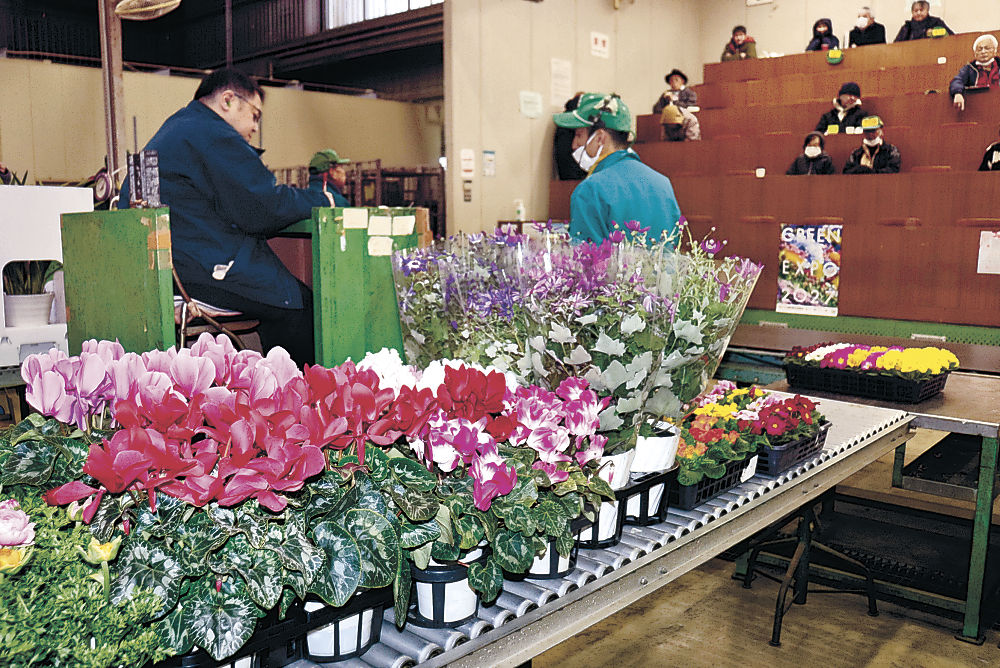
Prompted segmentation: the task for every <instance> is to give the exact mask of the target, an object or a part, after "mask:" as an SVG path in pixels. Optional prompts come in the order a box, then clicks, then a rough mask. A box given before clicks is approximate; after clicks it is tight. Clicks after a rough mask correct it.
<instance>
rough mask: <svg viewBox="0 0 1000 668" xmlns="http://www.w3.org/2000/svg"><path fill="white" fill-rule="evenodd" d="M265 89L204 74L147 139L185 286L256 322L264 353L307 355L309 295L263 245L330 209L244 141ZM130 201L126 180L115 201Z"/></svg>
mask: <svg viewBox="0 0 1000 668" xmlns="http://www.w3.org/2000/svg"><path fill="white" fill-rule="evenodd" d="M263 101H264V91H263V90H262V89H261V87H260V86H259V85H258V84H257V83H256V82H255V81H254V80H253V79H251V78H249V77H248V76H246V75H245V74H243V73H242V72H239V71H238V70H234V69H228V68H227V69H221V70H217V71H216V72H213V73H212V74H210V75H208V76H207V77H205V79H204V80H203V81H202V82H201V85H200V86H198V90H197V91H196V92H195V94H194V100H192V101H191V102H190V103H189V104H188V105H187V106H186V107H184V108H183V109H181V110H180V111H177V112H176V113H175V114H173V115H172V116H171V117H170V118H168V119H167V120H166V121H165V122H164V123H163V125H162V126H161V127H160V129H159V130H158V131H157V133H156V134H155V135H154V136H153V138H152V139H150V140H149V143H148V144H146V149H154V150H156V151H157V153H158V154H159V170H160V199H161V200H162V201H163V202H164V204H166V205H167V206H169V207H170V236H171V244H172V247H173V262H174V267H175V268H176V269H177V275H178V276H179V277H180V279H181V281H182V282H183V283H184V287H185V288H186V289H187V291H188V293H189V294H190V295H191V296H192V297H195V298H197V299H200V300H202V301H205V302H207V303H209V304H212V305H213V306H217V307H221V308H227V309H233V310H237V311H241V312H242V313H243V314H244V315H246V316H249V317H251V318H256V319H258V320H260V329H259V334H260V339H261V344H262V346H263V348H264V350H265V352H266V351H267V350H269V349H270V348H272V347H274V346H282V347H283V348H285V349H286V350H287V351H288V352H289V354H290V355H291V356H292V359H294V360H295V361H296V362H298V363H299V364H305V363H310V362H312V361H313V356H314V349H313V314H312V292H311V291H310V290H309V288H308V287H306V286H305V285H303V284H302V283H301V282H300V281H299V280H297V279H296V278H295V277H294V276H293V275H292V274H291V273H290V272H289V271H288V269H287V268H286V267H285V265H284V264H282V262H281V260H280V259H278V256H277V255H275V254H274V252H273V251H272V250H271V248H270V247H269V246H268V245H267V238H268V236H271V235H273V234H274V233H276V232H277V231H278V230H281V229H282V228H284V227H286V226H288V225H289V224H291V223H293V222H296V221H298V220H302V219H303V218H308V217H309V216H310V215H311V213H312V209H313V207H320V206H332V201H331V200H330V199H329V198H327V196H326V195H325V194H324V193H322V192H313V191H309V190H300V189H297V188H291V187H288V186H282V185H276V183H275V178H274V175H273V174H271V172H270V171H269V170H268V169H267V167H266V166H265V165H264V163H263V162H262V161H261V159H260V153H261V152H262V151H261V150H260V149H257V148H255V147H254V146H252V145H251V144H250V140H251V139H252V138H253V135H254V134H255V133H256V132H257V131H258V130H259V128H260V119H261V114H262V111H261V106H262V104H263ZM128 201H129V192H128V182H127V180H126V182H125V184H123V186H122V193H121V202H122V203H123V204H122V205H123V206H127V204H128Z"/></svg>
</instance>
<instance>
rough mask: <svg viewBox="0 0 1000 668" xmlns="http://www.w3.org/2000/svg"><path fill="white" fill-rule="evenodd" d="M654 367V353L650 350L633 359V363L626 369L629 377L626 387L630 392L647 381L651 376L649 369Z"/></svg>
mask: <svg viewBox="0 0 1000 668" xmlns="http://www.w3.org/2000/svg"><path fill="white" fill-rule="evenodd" d="M652 365H653V353H652V352H650V351H649V350H647V351H646V352H644V353H642V354H641V355H636V356H635V357H634V358H632V361H631V362H629V364H628V366H626V367H625V373H626V374H627V375H628V376H629V379H628V381H626V383H625V387H626V388H628V389H630V390H634V389H635V388H637V387H639V385H640V384H641V383H642V381H644V380H645V379H646V376H647V375H649V368H650V367H651V366H652Z"/></svg>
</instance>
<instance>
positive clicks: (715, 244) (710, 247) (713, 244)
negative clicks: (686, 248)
mask: <svg viewBox="0 0 1000 668" xmlns="http://www.w3.org/2000/svg"><path fill="white" fill-rule="evenodd" d="M723 245H724V244H723V243H722V242H721V241H719V240H718V239H705V240H704V241H702V242H701V249H702V250H703V251H705V252H706V253H708V254H709V255H715V254H716V253H718V252H719V251H720V250H722V246H723Z"/></svg>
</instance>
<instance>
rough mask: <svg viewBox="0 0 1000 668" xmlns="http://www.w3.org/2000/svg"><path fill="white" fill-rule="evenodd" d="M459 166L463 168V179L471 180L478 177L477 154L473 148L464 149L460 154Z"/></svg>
mask: <svg viewBox="0 0 1000 668" xmlns="http://www.w3.org/2000/svg"><path fill="white" fill-rule="evenodd" d="M458 159H459V164H460V166H461V168H462V178H463V179H471V178H472V177H473V176H475V175H476V153H475V151H473V150H472V149H471V148H463V149H462V150H461V151H459V152H458Z"/></svg>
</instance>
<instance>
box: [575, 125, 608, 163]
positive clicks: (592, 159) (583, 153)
mask: <svg viewBox="0 0 1000 668" xmlns="http://www.w3.org/2000/svg"><path fill="white" fill-rule="evenodd" d="M596 136H597V133H596V132H595V133H594V134H592V135H590V138H589V139H587V143H586V144H584V145H583V146H581V147H580V148H578V149H576V150H575V151H573V159H574V160H576V164H578V165H580V169H582V170H583V171H585V172H589V171H590V168H591V167H593V166H594V165H595V164H597V159H598V158H600V157H601V151H603V150H604V147H603V146H602V147H601V148H600V149H599V150H598V151H597V155H595V156H590V155H588V154H587V147H588V146H590V142H591V141H593V139H594V137H596Z"/></svg>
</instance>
